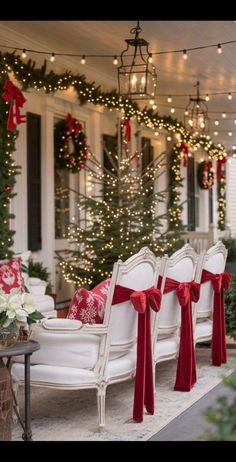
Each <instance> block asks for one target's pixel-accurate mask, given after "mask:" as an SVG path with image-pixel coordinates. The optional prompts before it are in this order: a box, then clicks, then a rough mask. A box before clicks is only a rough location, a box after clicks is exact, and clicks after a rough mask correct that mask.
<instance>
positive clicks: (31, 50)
mask: <svg viewBox="0 0 236 462" xmlns="http://www.w3.org/2000/svg"><path fill="white" fill-rule="evenodd" d="M232 43H236V40H228V41H226V42H221V44H220V43H218V44H211V45H201V46H197V47H187V48H185V49H184V50H183V49H175V50H165V51H161V50H160V51H156V52H152V53H150V52H149V53H148V59H149V62H150V63H151V62H152V61H151V60H152V58H153V55H165V54H176V53H182V55H183V58H184V59H187V58H188V55H187V53H188V52H189V51H198V50H205V49H207V48H215V47H217V52H218V53H219V54H221V53H222V45H230V44H232ZM0 48H7V49H10V50H15V51H22V52H23V51H24V50H25V52H27V51H28V52H30V53H36V54H44V55H48V53H47V52H45V51H41V50H34V49H30V48H23V49H22V48H19V47H18V48H16V47H14V46H8V45H0ZM56 54H57V55H58V56H68V57H77V58H81V57H83V56H84V55H82V54H78V53H60V52H56ZM130 56H132V55H130ZM87 57H89V58H113V57H114V55H111V54H87Z"/></svg>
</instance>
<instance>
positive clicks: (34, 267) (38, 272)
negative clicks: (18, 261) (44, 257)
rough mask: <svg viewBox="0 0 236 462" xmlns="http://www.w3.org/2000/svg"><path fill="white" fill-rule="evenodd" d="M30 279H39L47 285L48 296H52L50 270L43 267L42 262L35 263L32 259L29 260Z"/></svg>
mask: <svg viewBox="0 0 236 462" xmlns="http://www.w3.org/2000/svg"><path fill="white" fill-rule="evenodd" d="M29 277H30V278H39V279H41V280H42V281H45V282H46V283H47V286H46V294H49V295H51V294H52V284H51V281H50V273H49V272H48V269H47V268H46V267H45V266H43V263H42V262H39V261H34V260H33V259H32V258H30V259H29Z"/></svg>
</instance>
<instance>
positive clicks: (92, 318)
mask: <svg viewBox="0 0 236 462" xmlns="http://www.w3.org/2000/svg"><path fill="white" fill-rule="evenodd" d="M109 285H110V279H106V280H105V281H102V282H100V284H98V285H97V286H96V287H94V288H93V289H92V290H90V291H88V290H87V289H84V288H83V287H81V288H79V289H77V290H76V292H75V293H74V296H73V298H72V300H71V302H70V306H69V311H68V314H67V318H69V319H78V320H79V321H81V322H82V323H83V324H86V323H88V324H95V323H96V324H102V322H103V318H104V310H105V304H106V299H107V293H108V289H109Z"/></svg>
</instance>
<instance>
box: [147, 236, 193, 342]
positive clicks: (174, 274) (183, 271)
mask: <svg viewBox="0 0 236 462" xmlns="http://www.w3.org/2000/svg"><path fill="white" fill-rule="evenodd" d="M197 261H198V255H197V253H196V252H195V250H194V249H193V248H192V247H191V246H190V245H189V244H185V245H184V246H183V247H182V248H181V249H180V250H178V251H177V252H175V253H174V254H173V255H172V256H171V257H167V256H165V257H163V259H162V265H161V268H160V273H161V276H162V278H163V279H162V285H161V291H162V302H161V309H160V311H159V313H158V315H157V318H158V320H156V326H155V328H154V331H155V333H154V337H156V339H157V340H159V339H163V338H166V337H168V336H170V335H172V334H173V333H175V332H176V330H177V329H178V327H179V325H180V317H181V307H180V304H179V301H178V298H177V295H176V293H175V291H173V292H169V293H166V294H165V293H163V291H164V285H165V279H166V278H167V277H168V278H171V279H175V280H177V281H180V282H190V281H192V280H193V279H194V275H195V271H196V266H197Z"/></svg>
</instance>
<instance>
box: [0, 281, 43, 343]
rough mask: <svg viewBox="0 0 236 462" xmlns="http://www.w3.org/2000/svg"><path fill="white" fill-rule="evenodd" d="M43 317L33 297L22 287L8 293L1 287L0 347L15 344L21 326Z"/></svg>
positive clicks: (23, 326)
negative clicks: (23, 290) (22, 290)
mask: <svg viewBox="0 0 236 462" xmlns="http://www.w3.org/2000/svg"><path fill="white" fill-rule="evenodd" d="M40 319H43V315H42V314H41V313H40V312H39V311H37V310H36V305H35V304H34V299H33V297H32V296H31V295H30V294H28V293H26V292H24V293H21V291H20V289H11V290H10V292H9V293H8V294H6V293H5V292H3V290H1V289H0V349H1V348H6V347H8V346H11V345H14V344H15V343H16V342H17V340H18V337H19V331H20V329H21V328H25V327H26V326H29V325H30V324H32V323H34V322H37V321H40Z"/></svg>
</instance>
